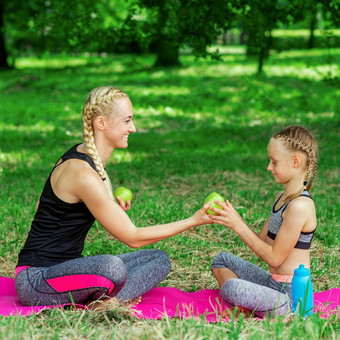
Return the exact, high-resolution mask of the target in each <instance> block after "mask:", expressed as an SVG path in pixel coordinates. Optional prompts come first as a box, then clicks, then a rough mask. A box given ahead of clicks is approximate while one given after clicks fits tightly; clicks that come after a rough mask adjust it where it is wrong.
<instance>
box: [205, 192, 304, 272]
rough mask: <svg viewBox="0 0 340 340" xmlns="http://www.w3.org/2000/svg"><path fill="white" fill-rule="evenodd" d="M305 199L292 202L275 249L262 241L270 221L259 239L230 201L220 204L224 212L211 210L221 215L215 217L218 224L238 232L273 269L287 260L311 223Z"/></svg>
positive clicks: (274, 245) (213, 217)
mask: <svg viewBox="0 0 340 340" xmlns="http://www.w3.org/2000/svg"><path fill="white" fill-rule="evenodd" d="M303 199H304V198H303V197H301V198H300V197H299V198H296V199H295V200H294V201H293V202H291V203H290V204H289V205H288V207H287V209H286V211H285V216H284V220H283V222H282V225H281V227H280V229H279V232H278V234H277V236H276V238H275V241H274V243H273V245H270V244H268V243H266V242H265V241H264V240H263V239H262V237H264V235H263V234H264V232H266V231H267V229H268V221H267V222H266V223H265V225H264V227H263V228H262V230H263V232H262V230H261V232H260V234H259V235H256V234H255V233H254V232H253V231H252V230H251V229H250V228H249V227H248V226H247V225H246V223H245V222H244V221H243V219H242V218H241V216H240V215H239V214H238V213H237V211H236V210H235V209H234V208H233V206H232V205H231V204H230V202H229V201H227V202H226V203H220V202H218V201H216V203H217V204H219V205H220V206H221V207H222V208H223V210H222V211H221V210H219V209H215V208H210V209H211V210H214V211H216V212H217V213H219V214H220V215H219V216H212V220H213V222H214V223H219V224H222V225H224V226H225V227H227V228H230V229H232V230H234V231H235V233H236V234H237V235H239V236H240V238H241V239H242V240H243V241H244V242H245V243H246V244H247V245H248V247H249V248H250V249H251V250H252V251H253V252H254V253H255V254H256V255H258V256H259V257H260V258H261V259H262V260H263V261H265V262H267V263H268V265H269V266H271V267H279V266H280V265H281V264H282V262H283V261H284V260H285V259H286V258H287V256H288V255H289V254H290V252H291V251H292V249H293V248H294V246H295V244H296V242H297V241H298V239H299V236H300V233H301V230H302V228H303V227H304V225H305V224H306V222H307V217H306V216H308V214H306V204H305V201H303Z"/></svg>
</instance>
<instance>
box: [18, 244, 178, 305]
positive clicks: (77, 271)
mask: <svg viewBox="0 0 340 340" xmlns="http://www.w3.org/2000/svg"><path fill="white" fill-rule="evenodd" d="M170 268H171V265H170V260H169V258H168V255H167V254H166V253H165V252H163V251H161V250H157V249H145V250H140V251H136V252H132V253H126V254H121V255H116V256H114V255H96V256H88V257H82V258H78V259H74V260H69V261H65V262H63V263H60V264H57V265H54V266H52V267H28V268H25V269H23V270H22V271H20V272H19V273H18V274H17V276H16V278H15V288H16V291H17V294H18V297H19V299H20V300H21V302H22V303H23V304H25V305H55V304H65V303H71V302H74V303H78V304H83V303H85V302H86V301H87V300H97V299H99V298H108V297H116V298H118V299H120V300H128V299H134V298H136V297H138V296H140V295H142V294H144V293H146V292H147V291H149V290H150V289H151V288H153V287H155V286H156V285H157V284H158V283H159V282H161V281H162V280H163V279H165V277H166V276H167V275H168V274H169V272H170Z"/></svg>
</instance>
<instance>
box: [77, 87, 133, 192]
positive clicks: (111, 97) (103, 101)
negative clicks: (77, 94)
mask: <svg viewBox="0 0 340 340" xmlns="http://www.w3.org/2000/svg"><path fill="white" fill-rule="evenodd" d="M126 97H128V95H127V94H126V93H124V92H123V91H122V90H120V89H118V88H116V87H112V86H102V87H97V88H95V89H93V90H92V91H91V93H90V94H89V95H88V97H87V99H86V101H85V104H84V107H83V133H84V142H85V143H84V144H85V149H86V152H87V153H88V154H89V155H90V156H91V158H92V159H93V162H94V165H95V167H96V170H97V171H98V173H99V175H100V177H101V178H102V180H103V181H104V183H105V185H106V188H107V190H108V193H109V195H110V196H111V197H113V195H112V187H111V182H110V179H109V178H108V176H107V173H106V171H105V168H104V166H103V163H102V160H101V158H100V156H99V153H98V150H97V147H96V144H95V142H94V132H93V120H94V118H95V117H97V116H98V115H102V116H106V117H109V116H110V115H112V114H113V113H114V112H115V100H117V99H122V98H126Z"/></svg>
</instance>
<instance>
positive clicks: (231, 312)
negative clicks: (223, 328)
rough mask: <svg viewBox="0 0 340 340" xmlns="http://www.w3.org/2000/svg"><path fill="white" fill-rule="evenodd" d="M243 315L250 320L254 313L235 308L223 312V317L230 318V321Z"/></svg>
mask: <svg viewBox="0 0 340 340" xmlns="http://www.w3.org/2000/svg"><path fill="white" fill-rule="evenodd" d="M241 314H244V317H245V318H249V317H250V316H251V315H252V314H253V312H252V311H251V310H249V309H246V308H243V307H233V308H228V309H225V310H224V311H223V312H222V317H223V318H228V319H230V318H232V317H234V318H236V319H237V318H239V317H240V315H241Z"/></svg>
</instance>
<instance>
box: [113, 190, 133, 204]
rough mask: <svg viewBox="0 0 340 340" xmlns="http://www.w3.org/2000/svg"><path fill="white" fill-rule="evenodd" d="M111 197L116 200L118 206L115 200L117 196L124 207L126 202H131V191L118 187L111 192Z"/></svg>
mask: <svg viewBox="0 0 340 340" xmlns="http://www.w3.org/2000/svg"><path fill="white" fill-rule="evenodd" d="M113 196H114V198H115V199H116V202H117V203H118V204H119V202H118V200H117V196H119V197H120V198H121V199H122V200H123V202H124V205H126V201H127V200H129V201H130V202H131V201H132V192H131V190H129V189H127V188H124V187H119V188H118V189H116V190H115V191H114V192H113Z"/></svg>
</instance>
